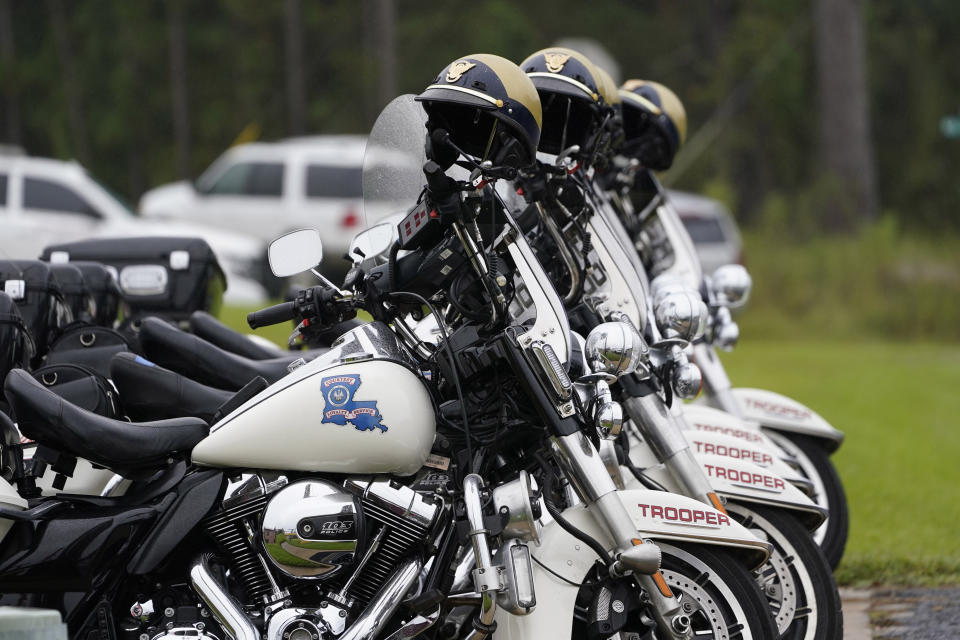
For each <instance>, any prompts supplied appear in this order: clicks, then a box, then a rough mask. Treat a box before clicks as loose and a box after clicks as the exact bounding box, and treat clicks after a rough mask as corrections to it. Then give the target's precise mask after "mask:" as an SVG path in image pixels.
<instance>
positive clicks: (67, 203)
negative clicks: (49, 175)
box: [23, 178, 103, 219]
mask: <svg viewBox="0 0 960 640" xmlns="http://www.w3.org/2000/svg"><path fill="white" fill-rule="evenodd" d="M23 208H24V209H43V210H44V211H60V212H63V213H78V214H80V215H84V216H89V217H91V218H98V219H99V218H101V217H103V216H101V215H100V213H99V212H97V210H96V209H94V208H93V207H91V206H90V204H89V203H88V202H87V201H86V200H84V199H83V198H82V197H80V196H79V195H78V194H77V193H76V192H75V191H74V190H73V189H71V188H69V187H65V186H64V185H62V184H58V183H56V182H51V181H50V180H44V179H42V178H24V179H23Z"/></svg>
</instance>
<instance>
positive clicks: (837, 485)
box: [766, 431, 850, 569]
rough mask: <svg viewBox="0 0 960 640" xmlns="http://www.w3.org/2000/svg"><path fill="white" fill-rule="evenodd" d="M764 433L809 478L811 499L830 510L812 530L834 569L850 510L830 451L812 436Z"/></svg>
mask: <svg viewBox="0 0 960 640" xmlns="http://www.w3.org/2000/svg"><path fill="white" fill-rule="evenodd" d="M766 434H767V435H768V436H770V438H771V439H773V441H774V442H776V443H777V444H778V445H780V446H782V447H783V448H784V449H785V450H786V451H787V453H789V454H791V455H793V456H795V457H796V458H797V461H798V463H799V466H800V468H799V471H800V472H801V473H802V474H803V475H804V476H806V478H807V479H808V480H810V481H811V482H813V486H814V494H815V496H814V502H816V503H817V504H819V505H820V506H822V507H826V508H827V509H828V510H829V511H830V516H829V517H828V518H827V519H826V521H825V522H824V523H823V524H822V525H820V528H819V529H817V530H816V531H815V532H814V534H813V539H814V540H815V541H816V543H817V544H819V545H820V549H821V550H822V551H823V555H824V556H825V557H826V558H827V563H828V564H829V565H830V568H831V569H836V568H837V565H838V564H840V559H841V558H842V557H843V551H844V549H845V548H846V546H847V536H848V535H849V533H850V510H849V509H848V507H847V494H846V493H845V492H844V490H843V482H842V481H841V480H840V476H839V474H837V469H836V467H834V466H833V463H832V462H831V461H830V454H829V453H827V451H826V449H824V448H823V445H822V444H821V443H820V442H819V441H818V440H817V439H816V438H811V437H809V436H803V435H799V434H795V433H783V432H771V431H766Z"/></svg>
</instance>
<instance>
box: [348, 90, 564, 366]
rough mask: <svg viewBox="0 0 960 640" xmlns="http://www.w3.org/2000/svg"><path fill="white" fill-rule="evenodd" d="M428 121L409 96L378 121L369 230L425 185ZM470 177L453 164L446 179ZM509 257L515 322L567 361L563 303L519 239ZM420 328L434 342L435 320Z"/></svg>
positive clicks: (371, 142) (366, 187)
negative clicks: (515, 269)
mask: <svg viewBox="0 0 960 640" xmlns="http://www.w3.org/2000/svg"><path fill="white" fill-rule="evenodd" d="M426 122H427V115H426V113H425V112H424V111H423V108H422V107H421V106H420V103H418V102H416V101H415V100H414V96H413V95H411V94H406V95H402V96H399V97H397V98H395V99H394V100H393V101H392V102H390V104H388V105H387V106H386V107H385V108H384V110H383V111H382V112H381V113H380V115H379V116H378V117H377V121H376V122H375V123H374V125H373V129H372V130H371V131H370V136H369V137H368V138H367V147H366V149H365V151H364V155H363V208H364V221H365V224H366V226H367V228H369V227H371V226H373V225H375V224H377V222H380V221H384V220H385V219H388V218H392V217H396V218H392V219H393V221H394V222H399V219H397V218H399V216H397V214H400V215H401V216H402V215H403V214H406V212H407V211H408V210H409V209H410V208H411V207H412V206H413V205H414V204H416V202H417V200H418V199H419V197H420V195H421V192H422V191H423V186H424V184H425V182H426V180H425V178H424V175H423V164H424V163H425V162H426V161H427V157H426V152H425V150H424V142H425V138H426V133H427V129H426ZM468 174H469V172H468V171H467V170H465V169H463V168H461V167H458V166H456V165H455V166H454V167H451V168H450V169H449V170H448V171H447V175H449V176H451V177H453V178H455V179H460V180H464V179H466V178H467V177H468ZM507 206H509V205H507ZM511 255H512V257H513V259H514V261H515V263H516V264H517V267H518V273H517V274H516V278H517V282H516V285H517V288H518V290H521V291H523V292H524V293H523V294H522V295H518V298H523V300H524V301H525V302H526V304H514V305H511V311H512V312H514V313H513V315H514V317H513V321H514V322H518V323H520V322H522V323H525V324H532V326H533V327H534V329H532V330H531V332H530V333H531V334H533V333H534V331H535V332H536V338H537V339H541V340H545V341H546V342H549V343H551V344H552V346H553V347H554V351H555V352H556V353H557V356H558V357H559V358H560V360H561V361H562V362H566V361H567V359H568V357H569V353H570V344H569V324H568V323H567V316H566V312H565V310H564V307H563V301H562V300H561V299H560V297H559V296H558V295H557V293H556V291H555V290H554V289H553V286H552V285H551V284H550V282H549V280H548V279H547V276H546V274H545V273H544V271H543V268H542V267H541V265H540V264H539V263H538V262H537V261H536V258H535V257H534V254H533V252H532V251H531V250H530V249H529V247H528V246H527V244H526V240H525V239H524V238H523V236H522V235H520V237H519V238H518V240H517V242H516V243H515V244H514V248H513V250H511ZM525 280H526V281H528V282H524V281H525ZM514 302H515V303H516V302H517V300H515V301H514ZM421 325H423V326H420V327H418V332H419V333H420V334H421V335H422V336H424V337H428V339H435V335H436V334H435V331H436V327H435V326H434V321H433V319H432V318H431V317H428V318H426V319H424V321H423V322H422V323H421Z"/></svg>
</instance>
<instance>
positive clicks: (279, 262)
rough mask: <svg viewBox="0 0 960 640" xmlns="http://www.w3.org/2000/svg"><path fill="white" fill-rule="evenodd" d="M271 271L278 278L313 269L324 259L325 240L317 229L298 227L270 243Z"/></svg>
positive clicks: (268, 256)
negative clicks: (322, 239) (323, 240)
mask: <svg viewBox="0 0 960 640" xmlns="http://www.w3.org/2000/svg"><path fill="white" fill-rule="evenodd" d="M267 259H268V261H269V262H270V271H272V272H273V275H275V276H277V277H278V278H286V277H287V276H292V275H296V274H298V273H302V272H304V271H307V270H308V269H313V268H314V267H315V266H317V265H318V264H320V261H321V260H323V242H322V241H321V240H320V232H319V231H317V230H316V229H298V230H297V231H291V232H290V233H287V234H284V235H282V236H280V237H279V238H277V239H276V240H274V241H273V242H271V243H270V247H269V248H268V249H267Z"/></svg>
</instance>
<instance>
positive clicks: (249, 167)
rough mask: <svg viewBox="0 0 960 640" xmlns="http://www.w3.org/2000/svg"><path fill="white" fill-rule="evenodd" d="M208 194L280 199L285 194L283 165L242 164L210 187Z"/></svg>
mask: <svg viewBox="0 0 960 640" xmlns="http://www.w3.org/2000/svg"><path fill="white" fill-rule="evenodd" d="M208 193H216V194H220V195H243V196H274V197H279V196H280V195H281V194H282V193H283V164H281V163H279V162H240V163H238V164H235V165H233V166H232V167H230V168H229V169H227V170H226V171H225V172H224V173H223V175H222V176H220V178H219V179H218V180H217V181H216V182H214V183H213V184H212V185H210V189H209V191H208Z"/></svg>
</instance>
